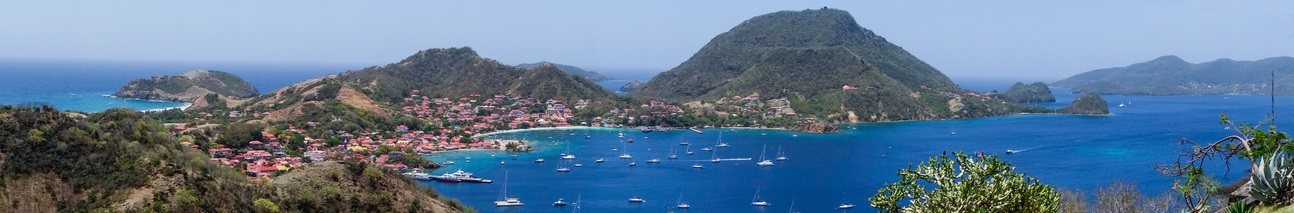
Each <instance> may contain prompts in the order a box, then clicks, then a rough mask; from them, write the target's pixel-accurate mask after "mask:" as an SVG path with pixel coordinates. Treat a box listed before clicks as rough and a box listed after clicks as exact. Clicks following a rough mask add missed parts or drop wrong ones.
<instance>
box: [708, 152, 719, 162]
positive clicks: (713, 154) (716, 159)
mask: <svg viewBox="0 0 1294 213" xmlns="http://www.w3.org/2000/svg"><path fill="white" fill-rule="evenodd" d="M717 153H719V152H710V163H719V155H718V154H717Z"/></svg>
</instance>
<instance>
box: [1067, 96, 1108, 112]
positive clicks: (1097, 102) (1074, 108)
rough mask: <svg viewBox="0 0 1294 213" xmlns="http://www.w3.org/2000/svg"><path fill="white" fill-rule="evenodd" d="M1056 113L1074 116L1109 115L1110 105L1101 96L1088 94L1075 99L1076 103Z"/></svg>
mask: <svg viewBox="0 0 1294 213" xmlns="http://www.w3.org/2000/svg"><path fill="white" fill-rule="evenodd" d="M1056 112H1057V113H1061V114H1072V115H1109V114H1110V105H1109V104H1107V103H1105V99H1103V98H1101V96H1100V95H1096V94H1086V95H1083V96H1079V97H1078V99H1074V102H1072V103H1069V106H1065V108H1060V109H1059V110H1056Z"/></svg>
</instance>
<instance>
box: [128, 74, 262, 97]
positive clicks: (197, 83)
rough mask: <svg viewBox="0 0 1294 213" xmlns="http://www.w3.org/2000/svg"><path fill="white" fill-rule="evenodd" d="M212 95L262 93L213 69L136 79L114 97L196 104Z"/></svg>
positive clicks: (239, 95)
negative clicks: (195, 102)
mask: <svg viewBox="0 0 1294 213" xmlns="http://www.w3.org/2000/svg"><path fill="white" fill-rule="evenodd" d="M210 93H216V94H220V95H222V96H226V97H237V98H250V97H255V96H256V95H260V92H258V91H256V88H255V87H252V84H250V83H247V81H245V80H243V78H240V77H238V76H236V75H234V74H229V73H226V72H221V71H213V70H194V71H189V72H185V73H184V74H180V75H176V76H154V77H151V78H140V79H135V80H132V81H130V83H127V84H126V85H125V86H122V87H121V89H118V90H117V93H115V94H113V95H115V96H117V97H121V98H136V99H145V100H160V101H175V102H193V101H195V100H197V99H198V98H200V97H202V96H205V95H207V94H210Z"/></svg>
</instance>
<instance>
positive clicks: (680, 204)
mask: <svg viewBox="0 0 1294 213" xmlns="http://www.w3.org/2000/svg"><path fill="white" fill-rule="evenodd" d="M674 207H678V208H680V209H686V208H692V205H688V204H687V203H684V202H683V191H681V190H680V191H679V192H678V205H675V206H674Z"/></svg>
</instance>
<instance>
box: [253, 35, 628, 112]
mask: <svg viewBox="0 0 1294 213" xmlns="http://www.w3.org/2000/svg"><path fill="white" fill-rule="evenodd" d="M413 91H421V93H418V94H417V95H419V96H429V97H451V98H458V97H468V96H485V97H490V96H494V95H517V96H525V97H530V98H535V99H538V100H546V99H559V100H577V99H610V98H614V97H615V96H616V95H615V93H614V92H612V91H610V90H607V89H606V88H603V87H602V86H599V85H598V84H597V83H595V82H593V81H591V80H589V79H587V78H584V77H579V76H576V75H572V74H570V73H567V72H565V71H562V70H561V69H559V68H558V67H557V66H555V65H553V64H541V65H539V66H538V67H535V68H531V69H524V68H517V67H513V66H508V65H505V64H502V63H499V62H498V61H495V60H492V59H488V58H484V57H481V56H479V55H477V53H476V52H475V51H473V50H472V49H471V48H468V47H462V48H432V49H427V50H422V51H418V52H417V53H415V54H413V55H411V56H409V57H407V58H405V59H404V60H401V61H399V62H397V63H392V64H387V65H384V66H373V67H368V68H364V69H361V70H354V71H348V72H345V73H342V74H341V75H329V76H325V77H323V78H318V79H311V80H306V81H302V82H300V83H297V84H294V85H292V86H288V87H285V88H283V89H280V90H277V91H274V92H271V93H268V94H265V95H263V96H260V97H257V98H255V99H252V100H250V101H247V102H246V103H247V104H245V105H244V106H243V107H250V108H252V109H256V111H261V110H268V111H272V112H270V114H271V115H270V116H269V117H268V119H269V120H284V119H287V118H290V117H294V116H296V115H301V114H303V113H309V112H311V111H313V110H310V109H313V108H323V107H326V105H328V103H330V102H333V101H338V102H340V103H344V104H346V105H349V106H352V107H354V108H353V109H360V110H364V111H369V112H374V113H376V114H378V115H383V116H385V115H390V114H391V111H390V110H391V109H390V108H389V107H391V106H390V105H389V104H386V103H398V102H403V101H404V98H406V97H409V96H410V95H414V94H413ZM303 109H304V110H303ZM348 109H352V108H348ZM352 111H353V110H352ZM329 113H334V114H336V113H338V112H336V111H331V112H329ZM349 114H365V113H358V111H353V113H349Z"/></svg>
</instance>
